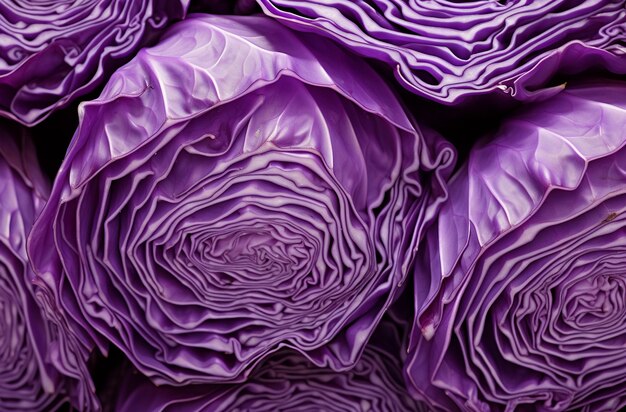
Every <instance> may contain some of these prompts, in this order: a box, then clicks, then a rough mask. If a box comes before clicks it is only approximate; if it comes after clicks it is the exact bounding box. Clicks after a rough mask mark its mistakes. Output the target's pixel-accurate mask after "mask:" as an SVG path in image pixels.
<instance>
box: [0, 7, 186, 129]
mask: <svg viewBox="0 0 626 412" xmlns="http://www.w3.org/2000/svg"><path fill="white" fill-rule="evenodd" d="M187 3H188V0H43V1H42V0H11V1H3V2H1V3H0V39H1V42H0V114H2V115H4V116H7V117H10V118H12V119H14V120H17V121H19V122H21V123H23V124H25V125H33V124H36V123H38V122H40V121H42V120H43V119H45V118H46V117H47V116H48V115H49V114H50V113H51V112H52V111H53V110H55V109H57V108H60V107H62V106H64V105H66V104H67V103H68V102H70V101H71V100H73V99H75V98H76V97H78V96H82V95H85V94H86V93H88V92H90V91H92V90H94V89H95V88H96V87H97V86H98V85H99V84H100V83H101V82H102V81H103V80H104V79H105V78H106V76H107V75H109V74H110V73H111V72H112V71H113V70H114V69H115V68H117V67H119V66H120V65H121V64H122V63H124V61H125V60H127V59H129V58H130V57H131V56H132V54H133V53H134V52H136V51H137V50H138V49H139V47H140V46H141V45H142V44H143V42H145V41H146V40H148V39H150V38H151V37H154V35H155V34H156V32H157V31H158V30H159V29H161V28H163V27H164V26H165V25H167V24H168V23H171V21H172V20H176V19H179V18H182V17H183V16H184V15H185V12H186V8H187Z"/></svg>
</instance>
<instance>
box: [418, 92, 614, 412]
mask: <svg viewBox="0 0 626 412" xmlns="http://www.w3.org/2000/svg"><path fill="white" fill-rule="evenodd" d="M625 144H626V83H620V82H607V81H604V82H600V81H598V82H597V83H587V84H584V85H578V86H576V87H572V88H571V89H569V88H568V89H566V91H564V92H563V93H561V94H559V95H558V96H556V97H554V98H552V99H550V100H548V101H546V102H544V103H542V104H540V105H537V106H535V107H532V108H530V109H527V110H524V111H523V112H521V113H518V114H517V115H516V116H514V117H513V118H511V119H509V120H507V121H506V122H505V123H504V125H503V126H502V127H501V129H500V130H499V132H498V133H497V134H496V136H495V137H494V138H492V139H490V140H486V141H484V142H483V143H482V144H479V145H478V146H477V147H475V148H474V149H473V150H472V152H471V153H470V157H469V160H468V162H467V163H466V164H465V166H464V167H463V168H462V169H461V170H460V171H459V173H458V174H457V175H455V176H454V177H453V178H452V181H451V183H450V198H453V197H454V198H455V199H456V200H457V201H456V202H452V203H449V204H447V205H446V206H444V208H443V209H442V211H441V214H440V216H439V220H438V223H437V225H436V226H432V228H433V229H432V230H431V231H429V232H428V233H427V235H426V242H427V243H426V246H425V248H424V249H423V250H424V251H425V253H423V254H420V255H419V257H418V259H417V265H416V285H425V284H430V285H431V287H430V290H428V288H425V289H424V288H416V299H417V307H418V308H419V309H420V313H419V315H418V317H417V321H416V325H415V329H414V334H413V345H412V347H411V354H410V361H409V362H408V364H407V365H408V366H407V374H408V378H409V381H410V383H411V384H412V386H413V392H414V394H415V395H416V396H417V397H418V398H421V399H426V400H428V401H429V402H430V403H431V404H432V405H433V406H436V407H438V408H441V409H442V410H480V411H483V410H490V411H497V410H506V411H513V410H545V411H562V410H583V411H617V410H619V409H620V408H621V407H623V406H624V405H626V374H625V373H624V371H625V370H626V299H625V297H626V294H625V292H626V276H625V274H624V273H625V272H624V262H625V259H624V257H625V256H626V218H625V217H626V190H625V189H624V184H623V183H624V182H625V181H626V148H625V147H624V146H625Z"/></svg>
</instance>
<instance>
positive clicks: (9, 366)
mask: <svg viewBox="0 0 626 412" xmlns="http://www.w3.org/2000/svg"><path fill="white" fill-rule="evenodd" d="M1 126H2V133H1V134H2V136H0V137H1V139H0V222H1V224H0V409H1V410H3V411H4V410H10V411H25V412H26V411H28V412H32V411H49V410H56V409H58V408H59V407H60V406H61V405H62V404H63V403H64V402H65V401H66V400H67V394H66V393H64V390H65V389H66V388H65V387H64V384H63V382H62V381H61V380H60V379H59V376H58V374H57V373H55V371H54V368H53V367H52V365H51V363H50V359H49V357H48V353H49V352H53V350H54V349H53V348H54V347H53V343H52V340H53V338H54V330H53V329H52V328H51V327H50V325H49V324H48V322H47V321H46V320H45V317H44V315H43V314H42V311H41V309H40V308H39V306H38V305H37V303H36V299H35V291H34V287H33V285H32V279H33V277H34V274H33V272H32V270H31V269H30V266H29V265H28V259H27V255H26V246H25V244H26V234H27V232H28V231H29V230H30V228H31V226H32V224H33V222H34V220H35V217H36V215H37V214H38V213H39V211H40V210H41V208H42V207H43V205H44V203H45V201H46V199H47V196H48V192H49V185H48V182H47V181H46V180H45V179H44V178H43V176H42V174H41V171H40V170H39V168H38V166H37V158H36V156H35V150H34V147H33V146H32V145H31V144H30V141H29V140H28V139H27V137H26V136H25V135H24V132H23V130H18V129H17V128H15V127H13V126H10V125H7V124H6V123H2V125H1Z"/></svg>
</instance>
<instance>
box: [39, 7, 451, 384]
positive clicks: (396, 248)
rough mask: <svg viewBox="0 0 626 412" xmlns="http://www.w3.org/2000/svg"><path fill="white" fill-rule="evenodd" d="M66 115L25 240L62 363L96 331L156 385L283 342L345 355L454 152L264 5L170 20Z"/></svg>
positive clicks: (231, 371) (399, 282)
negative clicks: (56, 158)
mask: <svg viewBox="0 0 626 412" xmlns="http://www.w3.org/2000/svg"><path fill="white" fill-rule="evenodd" d="M80 116H81V120H80V125H79V127H78V130H77V132H76V134H75V136H74V139H73V141H72V143H71V145H70V148H69V149H68V153H67V156H66V158H65V160H64V162H63V165H62V166H61V169H60V171H59V174H58V176H57V179H56V181H55V183H54V186H53V189H52V194H51V200H50V202H49V203H48V205H47V207H46V208H45V209H44V211H43V213H42V215H41V217H40V219H38V221H37V223H36V225H35V227H34V228H33V231H32V233H31V237H30V243H29V251H30V253H31V257H32V261H33V265H34V267H35V269H36V272H37V274H38V281H39V282H40V283H41V288H42V294H45V296H46V297H47V299H46V301H47V302H49V303H50V307H49V309H48V310H49V311H50V312H52V313H54V314H56V315H57V316H58V318H59V323H63V324H64V325H66V326H67V327H64V328H63V330H64V331H65V332H66V333H65V334H64V336H66V335H67V338H66V341H67V342H69V343H71V345H69V346H68V348H67V349H66V351H67V352H68V353H78V355H77V356H75V357H74V359H73V360H72V362H67V363H66V364H64V365H60V367H59V369H60V370H61V371H62V372H63V373H64V374H67V375H72V376H81V374H83V373H84V366H81V362H80V361H82V362H83V363H84V361H85V360H86V357H87V356H88V354H89V352H90V351H91V350H93V348H94V347H97V348H99V350H100V351H101V352H103V353H106V352H107V346H108V344H109V343H110V342H112V343H113V344H115V345H116V346H117V347H119V348H120V349H121V350H122V351H123V352H124V353H125V354H126V356H127V357H128V358H129V359H130V360H131V361H132V363H133V364H134V366H135V367H136V368H137V369H138V370H139V371H140V372H142V373H143V374H145V375H147V376H148V377H150V378H151V379H152V380H153V382H155V383H157V384H165V383H167V384H173V385H183V384H188V383H208V382H225V381H238V380H243V379H244V378H245V377H246V376H247V375H248V374H249V372H250V370H251V368H252V366H254V365H255V364H256V363H257V362H259V361H260V360H261V359H262V358H264V357H266V356H267V355H269V354H270V353H272V352H275V351H277V350H278V349H280V348H290V349H293V350H295V351H298V352H301V353H303V354H304V355H305V356H306V357H307V358H308V359H309V360H310V361H311V362H312V363H313V364H315V365H316V366H320V367H329V368H331V369H333V370H345V369H347V368H350V367H351V366H353V365H354V363H355V362H356V361H357V359H358V357H359V355H360V354H361V352H362V350H363V347H364V345H365V343H366V341H367V340H368V337H369V336H370V335H371V333H372V331H373V330H374V328H375V326H376V325H377V323H378V322H379V320H380V318H381V316H382V314H383V313H384V311H385V310H386V309H387V307H388V306H389V305H390V304H391V303H392V301H393V300H394V299H395V297H396V296H397V295H398V293H399V292H400V290H401V288H402V286H403V284H404V281H405V278H406V275H407V272H408V271H409V269H410V268H409V264H410V262H411V260H412V258H413V255H414V250H415V247H416V243H417V241H418V239H419V238H420V237H421V232H422V230H423V228H424V227H426V225H428V224H429V223H430V222H431V221H432V220H433V218H434V216H435V215H436V213H437V210H438V209H439V207H440V204H441V203H442V202H443V200H444V199H445V197H446V191H445V183H444V182H445V179H446V178H447V174H448V173H449V170H450V167H451V165H452V163H453V161H454V152H453V150H452V148H451V147H450V145H448V144H447V143H445V142H443V141H442V140H441V139H439V138H438V137H437V136H435V135H434V134H432V133H424V134H422V133H421V132H419V131H417V130H416V128H415V125H414V123H413V121H412V120H411V119H410V118H409V117H408V116H407V115H406V114H405V111H404V109H403V107H402V106H401V105H400V103H399V102H398V100H397V98H396V96H395V95H394V94H393V93H392V91H391V90H390V88H389V87H388V86H387V85H386V84H385V83H384V82H383V81H382V80H381V78H380V77H379V76H378V75H377V74H376V73H375V72H374V71H373V70H372V69H370V68H369V67H368V66H367V65H366V64H365V63H364V62H362V61H361V60H359V59H358V58H357V57H354V56H352V55H350V54H348V53H345V52H343V51H342V50H341V49H339V48H338V47H336V46H334V45H333V44H332V43H331V42H328V41H325V40H324V39H320V38H316V37H311V36H310V35H307V34H297V33H293V32H291V31H289V30H288V29H286V28H284V27H283V26H282V25H280V24H279V23H277V22H275V21H272V20H271V19H269V18H266V17H263V16H251V17H220V16H201V15H195V16H191V17H190V18H188V19H187V20H185V21H184V22H181V23H179V24H177V25H174V26H172V28H171V29H170V30H169V31H168V32H167V33H166V34H165V35H164V37H163V38H162V39H161V41H160V43H159V44H158V45H157V46H155V47H152V48H148V49H143V50H142V51H140V52H139V54H138V55H137V56H136V57H135V58H134V59H133V60H132V61H131V62H130V63H129V64H128V65H126V66H125V67H123V68H122V69H120V70H118V71H117V72H116V73H115V74H114V75H113V76H112V77H111V79H110V81H109V83H108V84H107V86H106V87H105V89H104V91H103V93H102V95H101V96H100V98H98V99H97V100H95V101H92V102H87V103H84V104H83V106H82V107H81V112H80ZM407 228H409V230H407Z"/></svg>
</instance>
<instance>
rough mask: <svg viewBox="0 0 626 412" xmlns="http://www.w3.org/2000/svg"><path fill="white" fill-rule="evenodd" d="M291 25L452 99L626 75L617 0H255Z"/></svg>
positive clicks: (623, 15)
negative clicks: (604, 74) (588, 74)
mask: <svg viewBox="0 0 626 412" xmlns="http://www.w3.org/2000/svg"><path fill="white" fill-rule="evenodd" d="M257 1H258V3H259V4H260V5H261V7H262V8H263V10H264V12H265V13H266V14H268V15H270V16H272V17H274V18H276V19H278V20H279V21H281V22H283V23H284V24H286V25H288V26H289V27H291V28H294V29H297V30H302V31H308V32H313V33H317V34H321V35H324V36H328V37H330V38H332V39H333V40H335V41H337V42H338V43H340V44H341V45H343V46H345V47H346V48H348V49H350V50H352V51H354V52H356V53H358V54H360V55H361V56H364V57H367V58H372V59H376V60H380V61H382V62H385V63H386V64H388V65H389V66H391V67H392V68H393V71H394V74H395V76H396V78H397V79H398V81H399V82H400V83H401V84H402V86H404V87H405V88H406V89H408V90H409V91H411V92H413V93H416V94H418V95H420V96H423V97H426V98H428V99H432V100H435V101H437V102H439V103H445V104H452V103H459V102H462V101H464V100H466V99H467V98H468V97H469V96H472V95H481V94H492V95H495V96H506V95H507V94H510V95H512V96H513V98H515V99H517V100H521V101H530V100H537V99H543V98H546V97H549V96H551V95H554V94H556V93H557V92H559V91H561V90H562V88H563V86H562V85H561V84H558V85H551V84H550V83H551V79H552V78H553V76H554V75H555V74H557V73H558V74H560V75H566V76H572V75H575V74H579V73H581V72H583V71H585V70H587V69H594V70H595V69H608V70H610V71H614V72H616V73H620V74H625V73H626V48H625V47H624V42H625V40H626V31H625V30H624V27H625V24H626V9H625V8H624V1H623V0H584V1H578V2H573V1H567V0H533V1H530V0H509V1H470V2H457V1H444V0H434V1H398V0H357V1H352V0H334V1H325V0H324V1H323V0H311V1H299V0H257Z"/></svg>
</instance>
